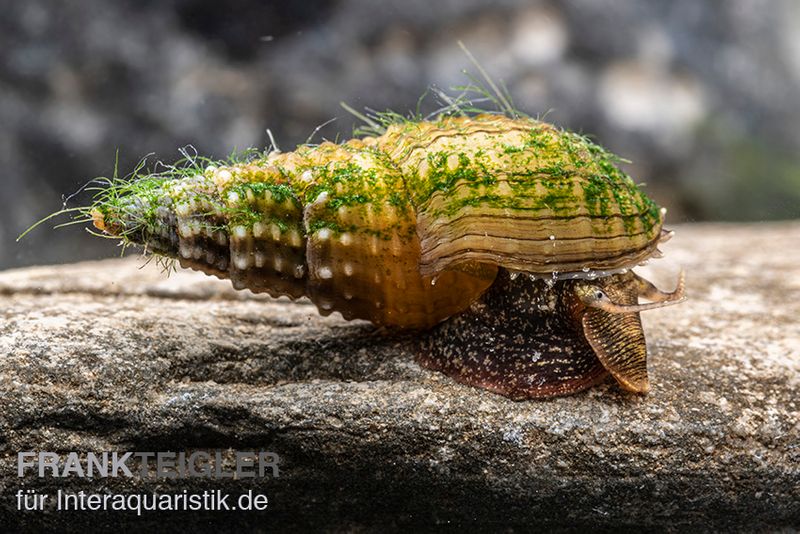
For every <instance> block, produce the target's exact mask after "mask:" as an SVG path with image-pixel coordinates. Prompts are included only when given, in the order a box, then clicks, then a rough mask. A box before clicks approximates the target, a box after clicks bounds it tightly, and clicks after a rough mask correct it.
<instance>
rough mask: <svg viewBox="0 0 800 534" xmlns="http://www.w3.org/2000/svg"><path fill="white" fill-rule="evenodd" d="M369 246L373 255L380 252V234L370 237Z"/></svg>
mask: <svg viewBox="0 0 800 534" xmlns="http://www.w3.org/2000/svg"><path fill="white" fill-rule="evenodd" d="M369 248H370V251H371V252H372V254H373V255H377V254H378V236H376V235H374V236H372V237H371V238H370V240H369Z"/></svg>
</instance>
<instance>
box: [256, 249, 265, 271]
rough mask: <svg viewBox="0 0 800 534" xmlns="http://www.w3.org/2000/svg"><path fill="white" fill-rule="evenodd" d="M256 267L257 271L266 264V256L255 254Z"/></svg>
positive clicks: (259, 253) (261, 253) (260, 253)
mask: <svg viewBox="0 0 800 534" xmlns="http://www.w3.org/2000/svg"><path fill="white" fill-rule="evenodd" d="M255 262H256V267H258V268H259V269H260V268H261V267H263V266H264V264H265V263H267V256H266V255H265V254H264V253H263V252H256V254H255Z"/></svg>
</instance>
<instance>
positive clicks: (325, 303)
mask: <svg viewBox="0 0 800 534" xmlns="http://www.w3.org/2000/svg"><path fill="white" fill-rule="evenodd" d="M319 307H320V308H322V309H323V310H332V309H333V302H331V301H330V300H321V301H319Z"/></svg>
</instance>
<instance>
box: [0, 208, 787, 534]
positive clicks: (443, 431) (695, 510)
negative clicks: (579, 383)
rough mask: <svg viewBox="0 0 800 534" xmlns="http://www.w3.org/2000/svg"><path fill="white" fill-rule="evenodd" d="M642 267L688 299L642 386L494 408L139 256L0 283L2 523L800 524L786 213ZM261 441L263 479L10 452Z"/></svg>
mask: <svg viewBox="0 0 800 534" xmlns="http://www.w3.org/2000/svg"><path fill="white" fill-rule="evenodd" d="M677 230H678V232H677V236H676V238H675V239H674V240H673V241H672V242H670V243H669V244H668V245H667V246H666V247H665V253H666V258H665V259H663V260H658V261H654V262H653V263H652V264H651V265H650V266H648V267H645V268H641V269H640V272H642V273H645V274H647V275H648V276H649V277H651V279H653V280H654V281H655V282H656V283H657V284H659V285H660V286H661V287H664V288H667V289H670V288H671V286H672V284H673V283H674V277H675V275H676V274H677V270H678V266H683V267H684V268H685V269H686V271H687V275H688V286H687V292H688V294H689V296H690V299H691V300H689V301H688V302H686V303H684V304H682V305H680V306H675V307H671V308H666V309H663V310H659V311H653V312H646V313H644V314H643V319H644V323H645V330H646V333H647V336H648V341H649V346H650V375H651V380H652V392H651V393H650V394H649V395H648V396H646V397H639V396H631V395H628V394H625V393H623V392H621V391H620V390H619V389H618V388H617V387H616V386H615V385H614V384H612V383H610V382H609V383H606V384H603V385H601V386H599V387H596V388H594V389H592V390H590V391H589V392H586V393H584V394H579V395H575V396H572V397H567V398H559V399H554V400H550V401H544V402H521V403H517V402H512V401H509V400H507V399H505V398H503V397H499V396H497V395H493V394H491V393H487V392H483V391H479V390H476V389H473V388H470V387H467V386H461V385H458V384H455V383H453V382H452V381H450V380H448V379H447V378H446V377H444V376H441V375H438V374H436V373H433V372H429V371H426V370H423V369H421V368H420V367H419V366H417V365H416V364H415V363H414V361H413V352H414V346H415V345H414V344H415V341H414V338H413V336H410V335H405V336H402V335H401V336H397V335H387V334H385V333H382V332H376V331H375V330H374V329H373V327H372V326H370V325H369V324H367V323H362V322H345V321H344V320H342V319H341V318H339V317H338V316H336V315H334V316H331V317H327V318H323V317H320V316H319V315H318V314H317V313H316V310H315V308H313V307H312V306H311V305H309V304H303V303H290V302H288V301H284V300H273V299H268V298H265V297H262V296H253V295H251V294H249V293H242V292H236V291H234V290H233V289H231V288H230V286H229V284H228V283H227V282H223V281H218V280H214V279H211V278H207V277H204V276H202V275H199V274H196V273H188V272H179V273H176V274H173V275H172V276H170V277H169V278H167V277H166V276H165V275H164V274H163V273H161V272H159V270H158V269H157V268H156V267H155V266H148V267H146V268H143V269H142V268H140V266H141V263H142V261H141V260H139V259H126V260H108V261H100V262H92V263H82V264H74V265H64V266H57V267H41V268H29V269H24V270H17V271H7V272H4V273H1V274H0V313H2V322H0V354H2V355H3V357H2V359H0V406H1V407H2V408H0V447H2V456H0V487H1V488H2V493H3V500H2V509H0V514H2V517H0V519H2V524H5V525H8V524H10V523H9V522H11V521H14V522H18V523H17V524H18V525H21V526H26V527H29V528H32V527H34V526H38V527H41V526H50V527H55V526H59V527H65V526H66V527H69V528H71V529H75V530H78V529H82V528H84V529H85V528H86V527H87V526H93V527H98V526H106V527H112V526H117V525H120V524H123V525H132V524H136V525H138V526H149V527H151V528H153V527H161V528H164V527H165V526H166V525H168V524H171V523H164V518H163V517H161V518H158V517H157V516H155V515H153V514H152V513H150V514H148V513H147V512H144V513H143V516H142V517H141V518H136V517H135V516H134V515H131V514H127V515H125V514H122V513H117V514H116V515H115V514H113V513H109V514H107V515H105V514H101V513H99V512H80V513H67V512H56V511H54V510H47V511H45V512H17V511H16V503H15V500H14V498H13V495H14V494H15V493H16V492H17V491H18V490H19V489H36V490H37V491H39V492H44V493H54V492H55V491H56V490H57V489H59V488H61V489H69V490H72V491H78V490H80V489H84V490H86V491H91V492H115V493H119V492H139V493H141V492H149V491H152V490H159V491H163V492H172V493H177V492H180V491H182V490H184V489H188V490H192V491H194V490H197V491H203V490H209V489H223V490H227V491H232V492H241V491H244V490H246V489H248V488H251V489H256V490H258V491H261V492H264V493H266V494H267V495H268V497H269V500H270V501H269V502H270V505H269V508H268V510H267V511H265V512H260V513H257V512H238V513H231V514H228V515H223V514H221V513H219V512H217V513H211V512H205V513H201V512H194V513H191V514H186V515H185V516H183V515H182V514H180V513H172V514H170V515H168V516H167V520H168V521H176V520H178V519H180V520H181V521H182V523H181V525H182V526H184V527H187V528H188V527H194V528H202V527H205V526H208V525H210V524H211V522H213V521H217V520H224V521H225V525H226V526H227V527H232V526H237V527H249V528H259V529H266V530H274V529H276V528H281V529H287V528H292V527H294V528H304V527H305V528H308V527H316V528H320V527H324V528H326V529H330V530H351V529H363V530H368V531H372V530H378V529H381V530H384V529H390V530H395V529H399V528H401V527H403V528H405V527H424V526H432V525H434V524H450V525H453V524H456V525H462V526H467V527H471V528H473V529H477V528H479V527H480V528H489V529H492V530H497V529H499V528H501V527H502V528H510V529H512V530H513V529H519V530H529V529H531V528H535V527H539V528H542V527H547V528H551V529H555V530H560V529H575V528H581V527H591V528H593V529H609V530H610V529H621V528H622V529H625V528H628V529H633V528H638V527H645V528H648V529H659V530H662V529H663V530H686V529H690V530H709V529H714V530H726V531H731V530H743V531H744V530H747V531H750V530H764V529H776V528H782V527H784V528H785V527H795V528H797V527H800V396H799V395H798V391H799V390H800V326H798V320H797V318H798V317H800V267H798V266H800V247H798V243H800V223H797V222H794V223H780V224H769V225H767V224H764V225H694V226H684V227H680V228H678V229H677ZM229 449H235V450H269V451H274V452H276V453H277V454H278V455H280V458H281V476H280V478H277V479H273V478H266V479H252V480H245V481H239V482H234V481H231V480H221V481H220V480H208V479H194V478H193V479H183V480H177V481H167V482H164V481H163V480H162V481H155V480H150V479H140V478H133V479H130V478H116V479H111V478H109V479H100V480H95V481H90V480H82V479H78V478H74V477H71V478H65V479H54V478H38V477H36V476H27V477H24V478H17V476H16V472H17V463H16V454H17V452H18V451H24V450H34V451H58V452H67V451H114V450H117V451H184V450H207V451H214V450H229Z"/></svg>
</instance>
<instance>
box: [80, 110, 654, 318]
mask: <svg viewBox="0 0 800 534" xmlns="http://www.w3.org/2000/svg"><path fill="white" fill-rule="evenodd" d="M150 185H152V187H150ZM148 187H149V189H148ZM145 190H146V191H147V192H146V194H143V193H142V191H145ZM137 191H138V193H137V194H130V195H128V196H124V197H123V198H121V199H116V204H114V205H108V204H104V205H100V206H99V207H96V211H97V213H98V214H99V215H97V216H96V217H95V224H96V225H97V226H98V227H100V228H102V229H104V230H105V231H107V232H109V233H124V234H125V235H126V236H127V237H128V238H129V239H130V240H131V241H134V242H138V243H142V244H144V245H145V246H146V247H148V248H149V249H150V250H151V251H153V252H156V253H160V254H164V255H168V256H173V257H177V258H178V259H179V260H180V262H181V265H183V266H185V267H190V268H193V269H198V270H201V271H203V272H206V273H209V274H213V275H216V276H219V277H222V278H230V279H231V281H232V282H233V284H234V286H235V287H237V288H240V289H241V288H248V289H251V290H253V291H256V292H267V293H269V294H270V295H273V296H281V295H287V296H289V297H292V298H297V297H300V296H308V297H309V298H311V300H312V301H313V302H314V303H315V304H316V305H317V306H318V308H319V309H320V311H321V313H323V314H327V313H330V312H332V311H339V312H341V313H342V315H343V316H344V317H345V318H348V319H350V318H363V319H368V320H370V321H372V322H374V323H377V324H386V325H397V326H403V327H428V326H431V325H433V324H436V323H438V322H440V321H442V320H443V319H446V318H447V317H450V316H452V315H454V314H456V313H458V312H460V311H462V310H464V309H465V308H466V307H467V306H469V304H470V303H472V302H473V301H474V300H475V299H476V298H477V297H478V296H479V295H481V294H482V293H483V292H484V291H485V290H486V289H487V288H488V287H489V286H490V285H491V284H492V282H493V280H494V278H495V275H496V273H497V269H498V267H504V268H507V269H512V270H516V271H526V272H529V273H532V274H544V273H552V272H554V271H558V272H562V273H563V272H579V271H581V270H585V269H592V270H595V269H597V270H613V269H620V268H627V267H631V266H633V265H635V264H637V263H639V262H640V261H642V260H643V259H645V258H647V257H648V256H650V255H652V254H653V251H654V250H655V247H656V245H657V244H658V241H659V238H660V236H661V226H662V217H663V216H662V215H661V213H660V211H659V209H658V207H657V206H656V205H655V203H653V202H652V201H651V200H650V199H648V198H647V197H646V196H645V195H644V194H643V193H642V192H641V191H640V190H639V189H638V188H637V187H636V186H635V185H634V184H633V182H632V181H631V180H630V178H628V177H627V176H626V175H625V174H623V173H622V172H621V171H619V170H618V169H617V167H616V166H615V165H614V164H613V159H612V157H611V156H610V155H609V154H608V153H607V152H605V151H604V150H602V149H601V148H599V147H597V146H596V145H594V144H592V143H590V142H588V141H587V140H586V139H585V138H583V137H580V136H577V135H575V134H571V133H569V132H564V131H561V130H558V129H556V128H554V127H553V126H551V125H549V124H546V123H543V122H539V121H535V120H532V119H511V118H507V117H504V116H499V115H479V116H476V117H471V118H461V117H449V118H443V119H441V120H439V121H438V122H411V121H409V122H406V123H400V124H396V125H392V126H390V127H389V128H388V130H387V132H386V133H385V134H384V135H382V136H380V137H368V138H364V139H353V140H350V141H347V142H346V143H343V144H334V143H329V142H325V143H322V144H321V145H318V146H301V147H299V148H298V149H297V150H295V151H294V152H287V153H282V152H273V153H271V154H269V155H267V156H266V157H264V158H261V159H257V160H253V161H250V162H247V163H240V164H234V165H228V166H221V167H209V168H207V169H206V170H205V171H204V172H199V173H197V174H196V175H194V176H188V177H183V178H180V179H174V180H164V179H153V183H152V184H147V187H145V184H141V185H140V186H139V187H138V188H137Z"/></svg>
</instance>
